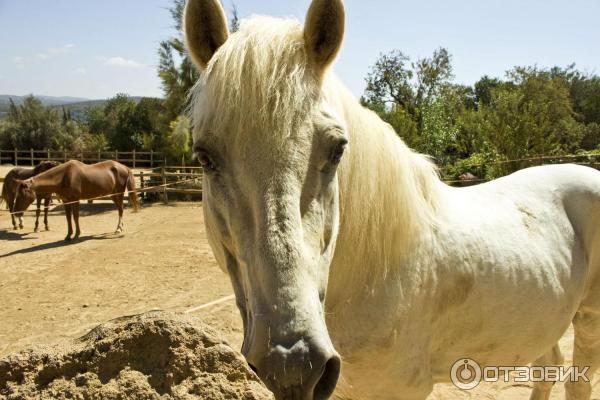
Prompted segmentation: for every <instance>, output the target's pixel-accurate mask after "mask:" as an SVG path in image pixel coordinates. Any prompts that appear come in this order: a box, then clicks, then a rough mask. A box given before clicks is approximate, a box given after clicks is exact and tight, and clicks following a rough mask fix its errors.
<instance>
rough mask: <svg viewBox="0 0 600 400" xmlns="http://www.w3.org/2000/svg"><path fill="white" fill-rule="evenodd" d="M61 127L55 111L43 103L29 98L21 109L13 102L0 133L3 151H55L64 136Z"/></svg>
mask: <svg viewBox="0 0 600 400" xmlns="http://www.w3.org/2000/svg"><path fill="white" fill-rule="evenodd" d="M62 128H63V127H62V120H61V118H60V116H59V114H58V112H57V110H56V109H53V108H45V107H44V106H43V105H42V102H41V101H39V100H38V99H36V98H35V97H33V96H29V97H27V98H26V99H25V100H24V102H23V104H22V105H20V106H16V105H15V104H14V103H13V102H12V101H11V103H10V107H9V111H8V116H7V118H6V122H5V124H3V126H2V131H1V132H0V141H1V142H2V147H3V148H20V149H30V148H31V149H34V150H39V149H48V148H54V147H56V141H57V140H59V138H60V137H61V136H62V135H63V130H62Z"/></svg>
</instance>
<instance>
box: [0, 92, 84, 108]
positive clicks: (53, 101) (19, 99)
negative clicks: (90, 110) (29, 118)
mask: <svg viewBox="0 0 600 400" xmlns="http://www.w3.org/2000/svg"><path fill="white" fill-rule="evenodd" d="M34 96H35V97H36V98H37V99H39V100H40V101H41V102H42V104H43V105H45V106H61V105H65V104H72V103H81V102H84V101H89V100H90V99H86V98H83V97H70V96H63V97H55V96H42V95H34ZM26 97H28V96H14V95H11V94H0V105H6V106H8V105H9V104H10V99H12V101H14V103H15V104H16V105H21V104H23V101H25V98H26Z"/></svg>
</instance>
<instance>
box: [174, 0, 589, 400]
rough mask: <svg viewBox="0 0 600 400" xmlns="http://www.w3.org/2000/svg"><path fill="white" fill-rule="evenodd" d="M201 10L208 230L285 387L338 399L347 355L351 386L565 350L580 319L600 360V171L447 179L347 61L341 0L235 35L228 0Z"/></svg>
mask: <svg viewBox="0 0 600 400" xmlns="http://www.w3.org/2000/svg"><path fill="white" fill-rule="evenodd" d="M184 20H185V21H184V26H185V33H186V38H187V39H186V40H187V46H188V49H189V53H190V55H191V56H192V58H193V60H194V62H195V63H196V65H197V66H198V68H199V69H200V70H201V71H204V74H203V78H202V79H201V81H200V82H199V83H198V86H197V88H196V89H195V90H194V92H193V95H194V105H193V110H192V111H193V112H192V114H193V119H194V129H195V132H194V134H195V140H196V144H195V150H196V152H197V154H198V157H199V159H200V161H201V163H202V165H203V166H204V169H205V176H204V189H205V192H204V213H205V220H206V226H207V232H208V235H209V240H210V243H211V246H212V248H213V251H214V253H215V256H216V258H217V260H218V262H219V264H220V265H221V266H222V267H223V268H224V269H225V270H226V271H227V272H228V273H229V274H230V276H231V281H232V284H233V288H234V290H235V294H236V298H237V305H238V307H239V309H240V312H241V315H242V319H243V322H244V330H245V332H244V333H245V335H244V344H243V349H242V350H243V353H244V354H245V356H246V357H247V359H248V361H249V363H250V364H251V365H252V366H253V367H254V368H255V369H256V371H257V372H258V374H259V375H260V376H261V378H262V379H263V380H264V381H265V382H266V384H267V385H268V386H269V388H270V389H272V390H273V391H274V393H275V395H276V397H277V398H279V399H326V398H328V397H330V396H331V395H332V393H333V391H334V389H335V388H336V386H338V385H337V383H338V378H339V376H340V370H341V379H340V384H339V388H338V390H339V391H338V392H337V393H339V394H341V395H344V396H352V397H353V398H371V399H391V398H395V399H425V398H426V397H427V396H428V394H429V393H430V392H431V391H432V388H433V385H434V384H435V383H438V382H447V381H449V379H450V369H451V367H452V365H453V364H454V363H455V361H457V360H458V359H461V358H463V357H468V358H471V359H473V360H476V361H477V362H479V363H480V364H481V365H482V366H488V365H489V366H492V365H498V366H506V365H517V366H518V365H526V364H527V363H534V364H536V365H554V364H560V363H561V362H562V360H561V358H562V357H561V355H560V352H559V351H558V348H557V343H558V341H559V339H560V338H561V336H562V335H563V333H564V332H565V330H566V329H567V328H568V327H569V324H571V322H573V323H574V325H575V353H574V364H575V365H577V366H581V367H584V366H589V367H590V370H589V371H590V372H589V373H588V374H591V373H593V371H595V370H596V369H597V368H598V367H599V366H600V275H599V272H600V251H599V250H600V246H599V245H598V244H600V237H599V235H600V230H599V226H600V225H599V223H600V173H598V172H596V171H594V170H592V169H588V168H584V167H578V166H570V165H569V166H549V167H542V168H533V169H529V170H525V171H522V172H519V173H516V174H514V175H512V176H510V177H507V178H503V179H498V180H497V181H495V182H492V183H489V184H485V185H481V186H478V187H473V188H461V189H456V188H451V187H448V186H446V185H444V184H443V183H442V182H441V181H440V180H439V179H438V176H437V173H436V170H435V168H434V166H433V165H432V164H431V163H430V162H429V161H427V159H426V158H425V157H423V156H421V155H419V154H415V153H414V152H412V151H411V150H410V149H409V148H407V146H406V145H405V144H404V143H403V142H402V141H401V140H400V139H399V138H398V137H397V135H396V133H395V132H394V131H393V130H392V128H391V127H390V126H389V125H387V124H385V123H384V122H382V121H381V120H380V119H379V118H378V117H377V116H376V115H375V114H374V113H372V112H371V111H368V110H367V109H364V108H363V107H361V106H360V104H359V102H358V101H357V100H356V99H355V98H354V97H353V96H352V95H351V94H350V93H349V91H348V90H347V89H345V88H344V86H343V85H342V84H341V83H340V82H339V81H338V80H337V79H336V78H335V76H334V75H333V73H332V72H330V70H329V68H328V67H329V66H330V64H331V63H332V62H333V60H334V58H335V56H336V54H337V52H338V50H339V48H340V46H341V43H342V37H343V32H344V8H343V4H342V2H341V1H340V0H314V1H313V2H312V5H311V7H310V10H309V12H308V16H307V18H306V23H305V25H304V27H302V26H301V25H300V24H299V23H297V22H295V21H290V20H279V19H272V18H267V17H253V18H251V19H250V20H247V21H245V22H244V23H243V24H242V27H241V29H240V30H239V31H238V32H236V33H235V34H232V35H230V34H229V33H228V28H227V21H226V18H225V14H224V12H223V9H222V8H221V6H220V4H219V2H218V0H189V1H188V4H187V8H186V13H185V18H184ZM340 355H341V357H340ZM589 376H591V375H589ZM551 388H552V383H550V382H546V383H537V384H535V388H534V391H533V394H532V398H533V399H547V398H548V397H549V395H550V389H551ZM590 393H591V386H590V383H588V382H585V381H583V380H581V381H579V382H569V383H567V398H568V399H589V398H590Z"/></svg>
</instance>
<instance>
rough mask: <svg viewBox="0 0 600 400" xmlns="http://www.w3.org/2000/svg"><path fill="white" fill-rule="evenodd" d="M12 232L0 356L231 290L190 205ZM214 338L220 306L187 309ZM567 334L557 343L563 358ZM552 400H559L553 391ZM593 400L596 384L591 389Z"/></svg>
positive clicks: (98, 208) (103, 207)
mask: <svg viewBox="0 0 600 400" xmlns="http://www.w3.org/2000/svg"><path fill="white" fill-rule="evenodd" d="M33 222H34V220H33V217H32V216H31V215H28V216H27V217H26V218H25V229H24V230H23V231H12V230H11V224H10V218H9V216H8V215H7V214H6V213H5V212H4V211H3V212H1V213H0V304H1V305H2V307H1V308H0V357H2V356H5V355H7V354H9V353H13V352H16V351H19V350H22V349H24V348H25V347H27V346H30V345H33V344H50V343H54V342H56V341H58V340H60V339H63V338H75V337H78V336H81V335H83V334H85V333H86V332H87V331H89V330H90V329H91V328H93V327H95V326H96V325H98V324H100V323H102V322H105V321H108V320H110V319H113V318H116V317H120V316H124V315H132V314H138V313H142V312H146V311H149V310H154V309H160V310H165V311H178V312H180V311H186V310H190V309H194V308H197V307H198V306H201V305H204V304H206V303H209V302H212V301H214V300H218V299H222V298H224V297H226V296H229V295H231V294H232V290H231V287H230V284H229V280H228V278H227V277H226V276H225V274H223V273H222V272H221V270H220V269H219V268H218V267H217V265H216V263H215V260H214V258H213V256H212V253H211V250H210V248H209V246H208V243H207V240H206V235H205V231H204V225H203V218H202V209H201V205H200V204H199V203H194V204H189V203H188V204H175V205H171V206H164V205H153V206H146V207H144V209H143V211H142V212H141V213H139V214H132V213H131V211H130V209H127V210H126V214H125V232H124V233H123V234H122V235H114V234H112V233H111V232H113V231H114V230H115V228H116V224H117V214H116V212H115V211H114V209H113V207H112V205H110V204H94V205H91V206H90V205H87V204H86V205H82V219H81V228H82V238H81V239H80V240H78V241H75V242H73V243H65V242H63V238H64V236H65V232H66V220H65V218H64V215H63V214H62V212H61V210H60V209H55V210H53V213H52V215H51V217H50V226H51V229H52V230H51V231H49V232H40V233H32V231H33ZM192 314H193V315H194V316H198V317H201V318H203V319H204V320H205V321H206V322H207V323H208V324H210V325H212V327H214V328H216V329H217V330H219V331H220V332H221V334H222V335H223V337H225V338H226V339H227V340H228V341H229V342H230V343H231V344H232V345H233V346H234V347H236V348H239V346H240V344H241V340H242V332H241V321H240V319H239V315H238V313H237V310H236V308H235V305H234V302H233V301H232V300H228V301H225V302H221V303H218V304H216V305H213V306H211V307H207V308H203V309H200V310H197V311H195V312H193V313H192ZM571 341H572V331H571V330H570V331H569V332H568V333H567V335H566V336H565V338H563V341H562V347H563V349H564V350H565V354H566V358H567V361H569V360H570V354H571ZM529 387H530V386H528V385H522V384H519V385H517V384H514V383H513V384H505V383H498V384H482V385H480V386H479V387H478V388H477V389H475V390H473V391H471V392H460V391H459V390H457V389H454V388H453V387H452V386H451V385H439V386H437V387H436V390H435V392H434V394H433V395H432V396H431V397H430V398H432V399H506V400H520V399H526V398H528V396H529V393H530V388H529ZM552 398H553V399H563V398H564V389H563V387H562V385H558V387H556V388H555V389H554V393H553V397H552ZM594 398H596V399H598V398H600V387H598V385H595V386H594Z"/></svg>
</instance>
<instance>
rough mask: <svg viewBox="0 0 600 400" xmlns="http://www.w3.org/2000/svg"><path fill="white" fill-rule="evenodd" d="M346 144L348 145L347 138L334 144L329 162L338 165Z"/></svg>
mask: <svg viewBox="0 0 600 400" xmlns="http://www.w3.org/2000/svg"><path fill="white" fill-rule="evenodd" d="M347 146H348V140H347V139H342V140H340V142H339V143H338V144H337V145H336V146H335V148H334V149H333V151H332V152H331V156H330V157H329V162H331V163H332V164H333V165H338V164H339V163H340V162H341V161H342V156H343V155H344V152H345V151H346V147H347Z"/></svg>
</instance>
